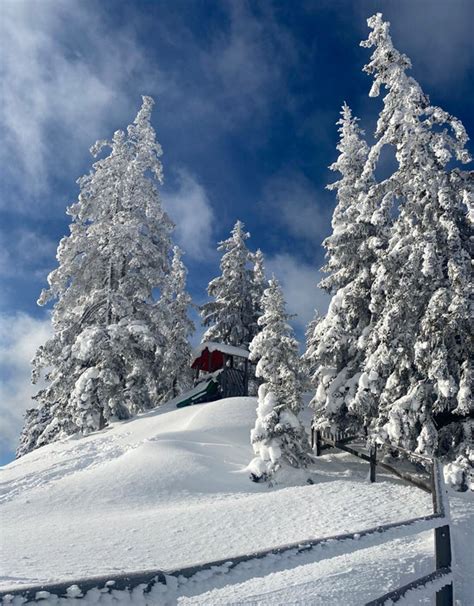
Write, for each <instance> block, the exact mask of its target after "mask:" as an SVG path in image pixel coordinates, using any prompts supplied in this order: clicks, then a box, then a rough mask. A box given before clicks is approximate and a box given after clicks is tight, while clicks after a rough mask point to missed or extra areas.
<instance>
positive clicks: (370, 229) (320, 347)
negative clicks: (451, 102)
mask: <svg viewBox="0 0 474 606" xmlns="http://www.w3.org/2000/svg"><path fill="white" fill-rule="evenodd" d="M357 122H358V119H357V118H354V117H353V116H352V113H351V110H350V108H349V107H348V106H347V105H346V104H344V106H343V108H342V111H341V119H340V120H339V121H338V125H339V133H340V141H339V144H338V146H337V149H338V151H339V152H340V155H339V157H338V159H337V161H336V162H334V163H333V164H332V165H331V167H330V168H331V170H333V171H338V172H339V173H340V174H341V179H340V180H339V181H336V182H335V183H333V184H331V185H329V186H328V189H331V190H335V191H336V194H337V201H338V203H337V206H336V208H335V210H334V214H333V219H332V228H333V233H332V235H331V236H329V237H328V238H326V240H325V241H324V243H323V246H324V247H325V248H326V257H327V263H326V266H325V267H324V268H323V270H324V271H325V272H327V273H328V276H327V277H326V278H324V279H323V280H322V281H321V283H320V286H321V287H322V288H324V289H325V290H326V291H328V292H329V293H330V294H332V295H333V297H332V300H331V302H330V305H329V310H328V312H327V314H326V316H325V317H324V318H322V319H321V320H320V321H319V322H317V323H315V326H314V328H313V331H312V334H311V335H309V337H308V340H309V348H308V349H307V351H306V353H305V356H304V357H305V359H306V362H307V364H308V365H309V367H310V368H311V369H312V370H313V377H312V382H313V384H314V386H315V387H316V394H315V396H314V398H313V400H312V402H311V406H312V407H313V408H314V410H315V421H316V425H319V426H323V427H324V426H331V427H332V428H334V429H337V430H341V429H347V428H351V429H357V428H359V427H360V426H361V425H363V424H364V422H367V419H364V415H362V416H361V417H358V415H357V414H355V412H354V411H353V410H352V409H351V406H352V403H353V399H354V393H355V389H356V386H357V381H358V379H359V375H360V372H359V367H360V365H361V360H362V359H363V349H361V346H362V345H363V336H364V333H365V331H366V330H367V327H368V325H369V324H370V321H371V313H370V310H369V302H370V288H371V283H372V275H371V267H372V264H373V263H374V260H375V258H376V251H377V250H378V248H380V246H381V238H380V237H378V236H377V234H379V233H382V231H383V228H382V227H380V226H379V222H380V218H379V217H376V216H375V213H374V212H373V211H372V210H371V205H373V204H374V200H375V199H376V196H375V194H374V192H373V191H372V192H371V196H368V192H369V191H370V190H371V188H372V189H373V188H374V185H375V184H374V181H373V178H372V176H371V174H370V173H364V167H365V163H366V161H367V156H368V151H369V150H368V146H367V144H366V142H365V141H364V139H363V131H361V129H360V128H359V126H358V124H357Z"/></svg>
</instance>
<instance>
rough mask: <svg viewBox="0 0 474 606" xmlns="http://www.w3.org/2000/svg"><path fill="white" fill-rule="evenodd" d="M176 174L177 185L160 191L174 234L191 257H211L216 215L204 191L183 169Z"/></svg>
mask: <svg viewBox="0 0 474 606" xmlns="http://www.w3.org/2000/svg"><path fill="white" fill-rule="evenodd" d="M176 176H177V178H176V188H175V189H174V190H172V191H168V190H165V191H164V192H163V205H164V206H165V208H166V210H167V212H168V213H169V215H170V217H171V218H172V219H173V221H174V222H175V224H176V232H175V238H176V240H177V241H178V244H179V245H180V246H181V248H183V250H185V251H186V252H187V253H188V254H189V255H190V256H191V257H193V258H194V259H197V260H207V259H209V258H212V257H213V256H214V255H215V251H214V245H213V243H212V230H213V225H214V220H215V218H214V212H213V209H212V207H211V204H210V202H209V198H208V196H207V194H206V191H205V189H204V187H203V186H202V185H201V184H200V183H199V182H198V180H197V179H196V177H194V176H193V175H191V174H190V173H189V171H187V170H186V169H184V168H181V169H180V170H178V171H177V172H176Z"/></svg>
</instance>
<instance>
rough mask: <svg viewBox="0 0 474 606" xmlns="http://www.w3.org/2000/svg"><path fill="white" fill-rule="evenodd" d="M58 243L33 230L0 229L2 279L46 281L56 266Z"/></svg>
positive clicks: (0, 270) (0, 271) (0, 275)
mask: <svg viewBox="0 0 474 606" xmlns="http://www.w3.org/2000/svg"><path fill="white" fill-rule="evenodd" d="M57 245H58V243H57V242H54V241H53V240H52V239H51V238H49V237H47V236H45V235H43V234H41V233H38V232H36V231H33V230H31V229H26V228H19V229H10V230H8V231H6V230H1V229H0V277H13V276H15V277H18V276H26V275H29V276H36V277H39V278H41V279H45V278H46V276H47V274H48V273H49V271H50V270H51V269H52V268H53V266H54V264H55V260H54V259H55V253H56V248H57Z"/></svg>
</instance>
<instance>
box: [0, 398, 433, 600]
mask: <svg viewBox="0 0 474 606" xmlns="http://www.w3.org/2000/svg"><path fill="white" fill-rule="evenodd" d="M255 408H256V400H255V399H254V398H231V399H227V400H220V401H217V402H211V403H209V404H203V405H197V406H192V407H189V408H183V409H176V408H174V407H173V406H171V405H165V406H164V407H163V408H161V409H158V410H157V411H153V412H150V413H145V414H142V415H140V416H138V417H137V418H135V419H132V420H130V421H125V422H121V423H117V424H114V425H112V426H111V427H110V428H108V429H105V430H103V431H101V432H97V433H95V434H91V435H89V436H86V437H84V438H82V439H77V438H74V437H72V438H69V439H67V440H65V441H62V442H56V443H53V444H50V445H48V446H45V447H43V448H40V449H38V450H36V451H33V452H31V453H29V454H28V455H25V456H24V457H22V458H21V459H18V460H17V461H14V462H13V463H11V464H9V465H7V466H6V467H4V468H2V469H1V470H0V517H1V519H2V550H1V554H0V558H1V559H0V570H1V571H2V572H1V575H0V588H2V589H7V588H11V587H14V586H18V585H21V584H35V583H38V582H53V581H62V580H69V579H70V580H71V581H73V580H74V579H77V578H81V577H85V576H88V575H101V574H104V575H107V574H109V573H110V574H114V573H115V574H116V573H119V572H121V571H139V570H144V569H148V570H150V569H156V568H159V569H165V570H166V569H168V570H169V569H174V568H180V567H183V566H188V565H193V564H198V563H200V562H205V561H210V560H215V559H220V558H223V559H225V558H230V557H232V556H236V555H240V554H244V553H248V552H252V551H255V550H259V549H266V548H271V547H274V546H277V545H281V544H284V543H291V542H296V541H301V540H304V539H310V538H315V537H323V536H330V535H334V534H339V533H344V532H350V531H357V530H362V529H364V528H369V527H372V526H376V525H378V524H383V523H386V522H392V521H398V520H402V519H406V518H411V517H416V516H418V515H424V514H427V513H430V508H431V504H430V497H429V495H425V494H424V493H422V492H420V491H418V490H414V489H412V488H410V487H408V486H405V485H403V484H402V483H400V482H398V481H397V480H393V479H389V477H388V476H384V475H380V481H379V482H377V484H375V485H369V484H368V483H367V480H366V478H367V466H366V465H364V464H361V463H360V462H359V461H358V460H356V459H355V458H352V457H349V456H348V455H326V456H324V457H321V458H320V460H318V461H317V462H316V464H315V466H314V468H313V469H312V478H313V480H314V481H315V485H314V486H309V485H303V486H302V485H299V486H298V485H295V486H291V484H290V483H287V484H280V485H277V486H275V487H274V488H272V489H269V488H268V487H266V486H261V485H259V484H255V483H252V482H250V480H249V479H248V472H247V471H245V468H246V466H247V465H248V463H249V461H250V460H251V459H252V456H253V453H252V449H251V446H250V440H249V436H250V429H251V428H252V426H253V424H254V421H255ZM295 483H296V482H295Z"/></svg>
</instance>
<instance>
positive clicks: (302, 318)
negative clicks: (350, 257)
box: [266, 254, 329, 330]
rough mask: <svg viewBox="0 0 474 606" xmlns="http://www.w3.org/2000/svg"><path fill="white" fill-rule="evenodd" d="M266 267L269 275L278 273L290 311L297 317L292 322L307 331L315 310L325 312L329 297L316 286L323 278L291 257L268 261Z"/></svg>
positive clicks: (306, 264) (309, 266)
mask: <svg viewBox="0 0 474 606" xmlns="http://www.w3.org/2000/svg"><path fill="white" fill-rule="evenodd" d="M266 268H267V275H268V276H271V275H272V274H275V277H276V278H277V279H278V280H279V281H280V283H281V285H282V288H283V292H284V295H285V299H286V301H287V307H288V312H289V313H290V314H296V317H295V318H294V320H293V323H294V325H295V326H296V327H297V328H298V329H300V330H305V328H306V326H307V324H308V323H309V321H310V320H311V319H312V318H313V316H314V311H315V310H318V311H319V312H320V313H321V314H324V313H326V311H327V307H328V304H329V297H328V295H327V294H326V293H325V292H324V291H322V290H321V289H320V288H318V287H317V283H318V282H319V280H320V279H321V275H320V273H319V271H318V270H317V269H316V268H314V267H313V266H311V265H309V264H308V263H304V262H302V261H301V260H300V259H299V258H297V257H296V256H293V255H290V254H278V255H275V256H274V257H270V258H268V259H267V260H266Z"/></svg>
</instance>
